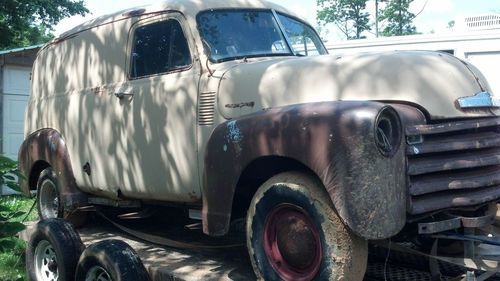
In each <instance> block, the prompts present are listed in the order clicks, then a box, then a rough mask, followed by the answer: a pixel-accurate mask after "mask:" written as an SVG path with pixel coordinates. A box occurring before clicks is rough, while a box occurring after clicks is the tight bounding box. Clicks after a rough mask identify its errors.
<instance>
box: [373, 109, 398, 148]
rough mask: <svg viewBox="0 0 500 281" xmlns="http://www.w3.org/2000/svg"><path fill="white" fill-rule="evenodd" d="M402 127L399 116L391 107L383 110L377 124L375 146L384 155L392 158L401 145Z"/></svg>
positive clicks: (379, 114)
mask: <svg viewBox="0 0 500 281" xmlns="http://www.w3.org/2000/svg"><path fill="white" fill-rule="evenodd" d="M402 134H403V133H402V126H401V120H400V119H399V115H398V113H397V112H396V110H394V108H392V107H390V106H386V107H384V108H382V109H381V110H380V111H379V113H378V115H377V119H376V122H375V144H376V145H377V148H378V150H379V151H380V153H382V155H384V156H386V157H392V156H393V155H394V154H395V153H396V152H397V151H398V149H399V146H400V145H401V137H402Z"/></svg>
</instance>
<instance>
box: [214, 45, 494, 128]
mask: <svg viewBox="0 0 500 281" xmlns="http://www.w3.org/2000/svg"><path fill="white" fill-rule="evenodd" d="M471 69H473V70H474V69H475V68H473V67H471ZM221 71H222V70H221ZM476 71H477V70H476ZM476 75H478V76H479V77H481V81H482V82H481V84H483V86H485V87H486V88H485V90H489V88H488V87H489V86H487V85H488V84H487V83H486V81H485V80H484V77H482V75H480V74H479V73H476ZM481 91H482V90H481V88H480V87H479V85H478V83H477V82H476V80H475V76H474V75H473V73H472V72H471V71H470V70H469V69H468V68H467V67H466V66H465V65H464V64H463V63H462V62H460V61H459V60H458V59H457V58H455V57H452V56H449V55H445V54H439V53H434V52H423V51H415V52H387V53H378V54H375V53H374V54H361V55H351V56H345V57H336V56H319V57H310V58H306V57H304V58H284V59H280V60H265V61H254V62H247V63H245V62H241V63H239V64H237V65H234V64H233V65H232V66H231V67H229V68H228V70H227V71H226V72H225V74H224V75H223V79H222V80H221V84H220V89H219V100H218V107H219V109H220V111H221V113H222V114H223V115H224V116H225V117H226V118H234V117H237V116H240V115H242V114H248V113H250V112H253V111H258V110H261V109H263V108H269V107H276V106H284V105H290V104H298V103H307V102H320V101H335V100H380V101H404V102H411V103H414V104H418V105H420V106H422V107H424V108H425V109H426V110H427V111H428V112H429V113H430V115H431V116H432V118H436V119H443V118H461V117H472V116H491V115H493V114H492V112H491V111H489V110H487V111H473V110H469V111H464V110H461V109H458V108H457V107H456V105H455V101H456V100H457V98H459V97H464V96H471V95H474V94H476V93H479V92H481ZM251 101H253V102H255V106H254V107H253V108H250V107H244V108H241V109H239V108H238V109H231V108H228V107H226V106H225V105H226V104H239V103H242V102H251ZM495 112H496V113H499V111H498V110H496V111H495Z"/></svg>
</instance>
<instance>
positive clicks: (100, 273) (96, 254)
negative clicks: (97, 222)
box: [75, 239, 150, 281]
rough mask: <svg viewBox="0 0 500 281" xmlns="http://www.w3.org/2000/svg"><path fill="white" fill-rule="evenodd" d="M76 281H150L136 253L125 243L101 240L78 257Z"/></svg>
mask: <svg viewBox="0 0 500 281" xmlns="http://www.w3.org/2000/svg"><path fill="white" fill-rule="evenodd" d="M75 280H76V281H97V280H106V281H136V280H144V281H147V280H150V278H149V274H148V272H147V271H146V268H145V267H144V265H143V264H142V262H141V259H140V258H139V256H138V255H137V253H136V252H135V251H134V250H133V249H132V248H131V247H130V246H129V245H128V244H127V243H125V242H123V241H121V240H116V239H110V240H103V241H100V242H97V243H95V244H92V245H90V246H89V247H87V249H85V251H84V252H83V253H82V255H81V256H80V260H79V261H78V265H77V267H76V275H75Z"/></svg>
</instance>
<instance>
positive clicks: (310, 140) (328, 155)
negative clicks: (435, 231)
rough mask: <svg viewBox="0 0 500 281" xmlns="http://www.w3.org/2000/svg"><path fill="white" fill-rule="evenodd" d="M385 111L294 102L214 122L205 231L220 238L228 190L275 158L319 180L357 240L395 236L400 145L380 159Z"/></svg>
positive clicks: (401, 186)
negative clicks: (379, 124)
mask: <svg viewBox="0 0 500 281" xmlns="http://www.w3.org/2000/svg"><path fill="white" fill-rule="evenodd" d="M388 107H389V108H390V106H387V105H385V104H383V103H379V102H346V101H336V102H321V103H309V104H298V105H291V106H286V107H281V108H273V109H269V110H264V111H261V112H258V113H254V114H251V115H247V116H244V117H241V118H239V119H236V120H231V121H227V122H225V123H223V124H220V125H219V126H218V127H217V128H216V129H215V130H214V132H213V133H212V135H211V137H210V140H209V142H208V146H207V153H206V156H205V171H204V182H203V230H204V232H205V233H206V234H209V235H214V236H219V235H224V234H225V233H227V231H228V229H229V223H230V216H231V208H232V200H233V196H234V192H235V188H236V185H237V182H238V179H239V176H240V175H241V173H242V171H243V170H244V169H245V167H247V165H248V164H249V163H251V162H252V161H253V160H254V159H257V158H259V157H264V156H282V157H288V158H292V159H295V160H297V161H299V162H301V163H303V164H304V165H305V166H307V167H308V168H309V169H311V170H312V171H313V172H314V173H315V174H316V175H317V176H318V177H319V178H320V179H321V181H322V182H323V184H324V186H325V188H326V190H327V191H328V193H329V195H330V198H331V200H332V202H333V205H334V207H335V209H336V211H337V212H338V214H339V216H340V217H341V218H342V220H343V222H344V223H345V224H346V225H347V226H348V227H349V228H350V229H351V230H352V231H353V232H354V233H356V234H357V235H359V236H361V237H363V238H365V239H382V238H387V237H390V236H393V235H395V234H396V233H398V232H399V231H400V230H401V229H402V227H403V226H404V224H405V220H406V199H405V198H406V182H405V160H404V154H403V153H404V147H403V146H404V145H403V144H402V145H400V146H399V148H397V149H396V150H395V151H394V153H391V155H383V154H382V153H381V152H380V150H379V149H378V147H377V145H376V143H375V139H374V136H375V122H376V119H377V116H378V114H379V113H380V112H381V111H382V110H383V109H384V108H385V109H387V108H388ZM398 120H399V118H398ZM401 135H402V133H401ZM401 142H402V143H403V140H401Z"/></svg>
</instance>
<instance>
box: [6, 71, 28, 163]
mask: <svg viewBox="0 0 500 281" xmlns="http://www.w3.org/2000/svg"><path fill="white" fill-rule="evenodd" d="M30 72H31V68H28V67H16V66H7V67H5V68H4V72H3V76H4V77H3V78H4V80H3V81H4V91H3V92H4V94H3V113H2V114H3V135H2V143H3V147H2V151H3V153H4V154H5V155H6V156H8V157H10V158H12V159H14V160H17V152H18V151H19V147H20V146H21V144H22V142H23V139H24V135H23V134H24V133H23V132H24V110H25V107H26V102H27V100H28V96H29V92H30Z"/></svg>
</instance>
